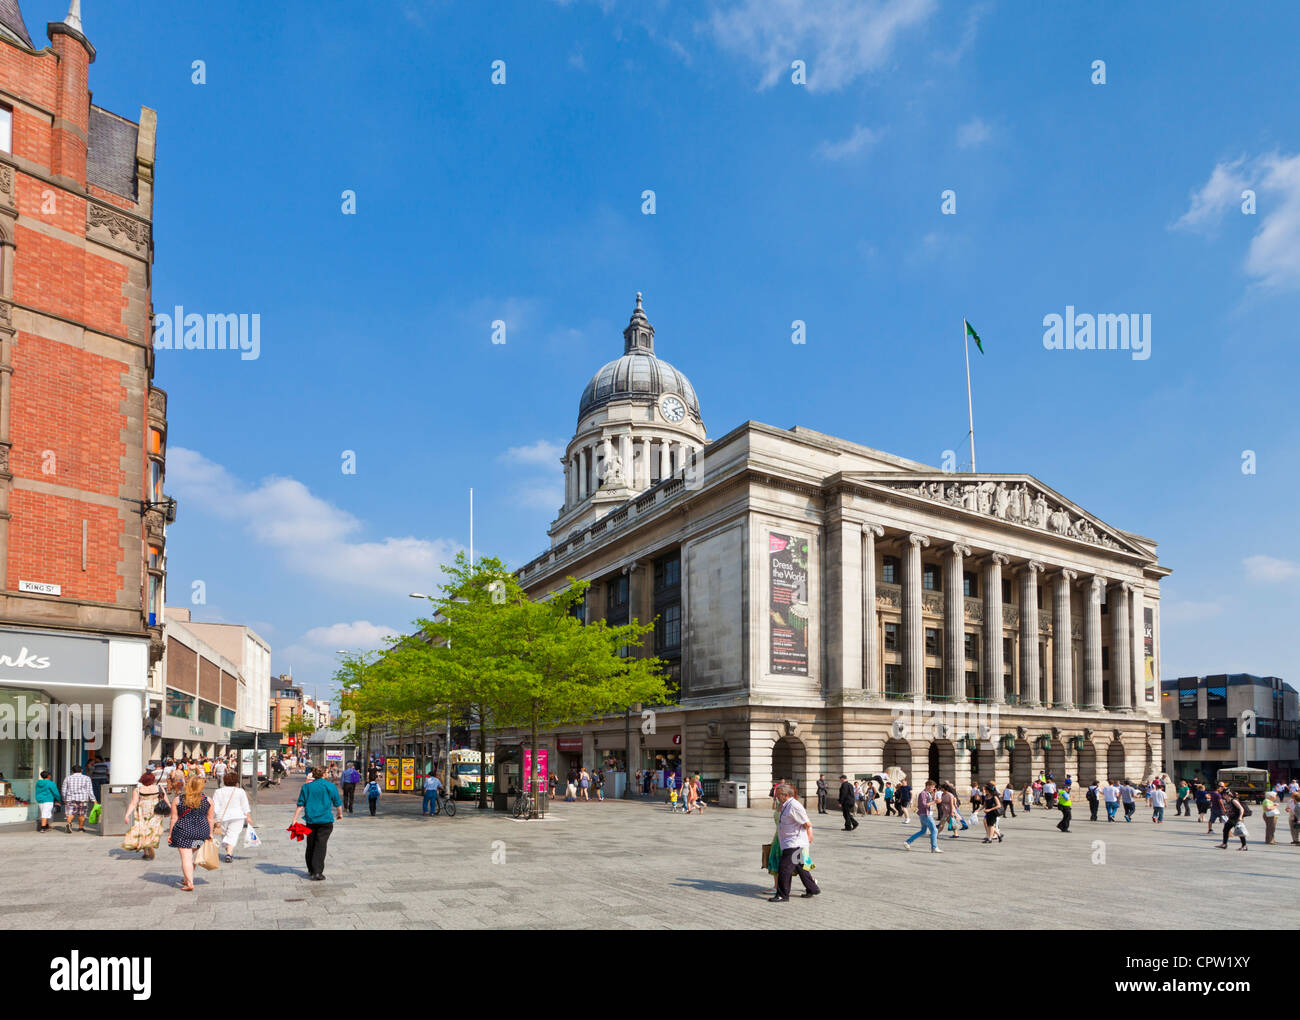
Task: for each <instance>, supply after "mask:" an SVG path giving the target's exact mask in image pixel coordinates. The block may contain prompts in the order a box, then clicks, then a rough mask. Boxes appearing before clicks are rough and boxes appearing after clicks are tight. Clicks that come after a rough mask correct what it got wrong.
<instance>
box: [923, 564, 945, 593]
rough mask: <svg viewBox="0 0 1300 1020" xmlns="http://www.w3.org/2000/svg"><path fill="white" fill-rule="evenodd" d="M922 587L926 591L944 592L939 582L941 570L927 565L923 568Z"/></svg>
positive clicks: (932, 565)
mask: <svg viewBox="0 0 1300 1020" xmlns="http://www.w3.org/2000/svg"><path fill="white" fill-rule="evenodd" d="M921 587H922V588H924V589H925V590H926V591H942V590H943V589H942V587H941V582H940V580H939V568H938V567H936V566H934V564H932V563H927V564H925V566H923V567H922V568H921Z"/></svg>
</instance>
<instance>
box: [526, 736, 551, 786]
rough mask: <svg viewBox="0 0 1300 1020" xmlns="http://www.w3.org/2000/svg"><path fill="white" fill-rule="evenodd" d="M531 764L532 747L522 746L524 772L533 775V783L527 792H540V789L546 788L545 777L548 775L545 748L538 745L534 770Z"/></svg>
mask: <svg viewBox="0 0 1300 1020" xmlns="http://www.w3.org/2000/svg"><path fill="white" fill-rule="evenodd" d="M532 765H533V749H532V748H531V747H525V748H524V774H525V775H528V774H529V773H532V777H533V785H532V787H531V788H530V790H529V792H530V793H540V792H541V791H543V790H545V789H546V777H547V776H548V775H550V772H549V770H548V768H547V765H548V761H547V749H546V748H544V747H539V748H538V749H537V769H536V770H535V771H534V770H533V768H532Z"/></svg>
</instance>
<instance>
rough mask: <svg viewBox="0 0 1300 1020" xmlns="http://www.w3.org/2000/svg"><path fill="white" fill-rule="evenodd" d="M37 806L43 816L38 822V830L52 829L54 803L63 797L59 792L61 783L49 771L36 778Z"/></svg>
mask: <svg viewBox="0 0 1300 1020" xmlns="http://www.w3.org/2000/svg"><path fill="white" fill-rule="evenodd" d="M34 797H35V798H36V808H37V810H39V811H40V813H41V817H40V818H39V819H38V820H37V822H36V831H37V832H49V831H50V815H52V814H53V813H54V805H55V804H57V803H58V802H59V801H60V800H61V799H62V798H61V796H60V794H59V784H58V783H56V782H55V781H54V780H53V779H51V778H50V773H49V772H48V771H45V772H42V773H41V778H40V779H38V780H36V793H35V794H34Z"/></svg>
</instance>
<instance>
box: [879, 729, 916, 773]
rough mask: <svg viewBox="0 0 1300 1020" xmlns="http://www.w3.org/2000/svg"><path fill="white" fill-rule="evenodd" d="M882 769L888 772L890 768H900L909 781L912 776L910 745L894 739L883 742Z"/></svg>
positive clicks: (904, 741)
mask: <svg viewBox="0 0 1300 1020" xmlns="http://www.w3.org/2000/svg"><path fill="white" fill-rule="evenodd" d="M883 761H884V769H885V771H886V772H888V771H889V770H890V769H892V768H900V769H902V770H903V771H904V772H905V773H906V774H907V778H908V780H909V781H911V780H912V779H913V776H912V745H911V744H909V743H908V742H907V741H906V740H899V739H897V738H894V739H892V740H887V741H886V742H885V752H884V757H883Z"/></svg>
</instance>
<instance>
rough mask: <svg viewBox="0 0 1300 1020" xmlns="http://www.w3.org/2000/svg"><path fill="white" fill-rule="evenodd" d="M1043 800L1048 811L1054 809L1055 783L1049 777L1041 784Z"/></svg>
mask: <svg viewBox="0 0 1300 1020" xmlns="http://www.w3.org/2000/svg"><path fill="white" fill-rule="evenodd" d="M1043 798H1044V799H1045V800H1046V801H1047V808H1048V810H1049V811H1050V810H1051V809H1052V808H1054V807H1056V783H1054V782H1053V781H1052V779H1051V778H1050V777H1049V778H1048V780H1047V782H1046V783H1044V784H1043Z"/></svg>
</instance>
